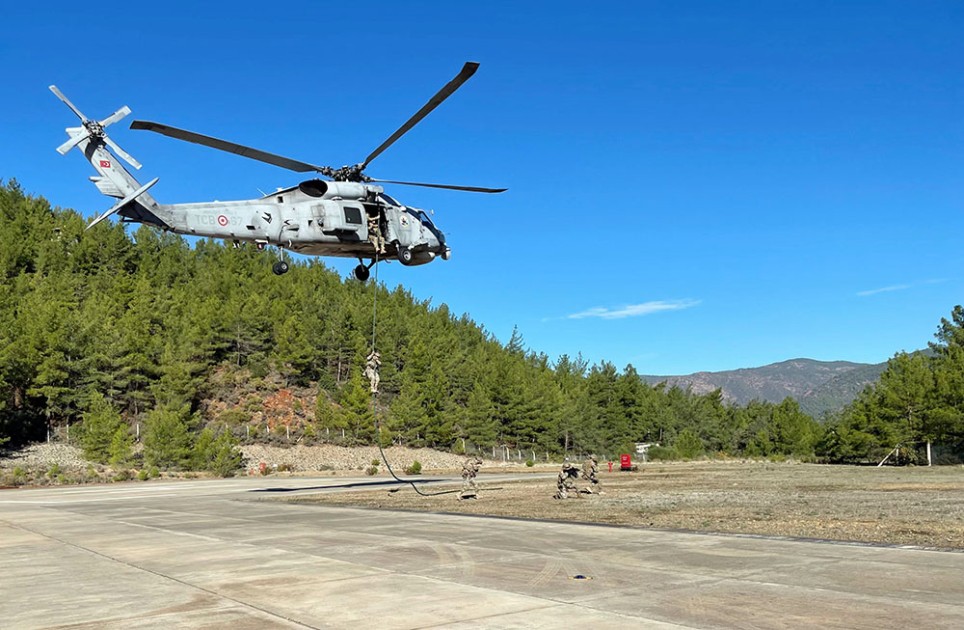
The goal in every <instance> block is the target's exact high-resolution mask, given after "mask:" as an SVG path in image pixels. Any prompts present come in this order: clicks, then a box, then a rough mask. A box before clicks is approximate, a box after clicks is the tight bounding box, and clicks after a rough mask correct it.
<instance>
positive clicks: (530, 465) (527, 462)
mask: <svg viewBox="0 0 964 630" xmlns="http://www.w3.org/2000/svg"><path fill="white" fill-rule="evenodd" d="M535 465H536V463H535V462H534V461H532V460H531V459H527V460H526V467H528V468H532V467H533V466H535Z"/></svg>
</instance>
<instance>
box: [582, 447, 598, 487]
mask: <svg viewBox="0 0 964 630" xmlns="http://www.w3.org/2000/svg"><path fill="white" fill-rule="evenodd" d="M598 473H599V461H598V460H596V456H595V455H590V456H589V459H587V460H586V461H585V462H583V465H582V478H583V479H584V480H586V481H588V482H589V486H587V487H586V489H585V490H583V492H585V493H586V494H599V493H601V492H602V484H601V483H600V482H599V474H598Z"/></svg>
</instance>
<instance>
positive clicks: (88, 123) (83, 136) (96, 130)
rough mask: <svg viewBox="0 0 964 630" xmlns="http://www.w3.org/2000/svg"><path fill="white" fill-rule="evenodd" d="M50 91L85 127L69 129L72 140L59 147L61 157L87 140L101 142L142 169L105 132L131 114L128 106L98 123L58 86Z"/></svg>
mask: <svg viewBox="0 0 964 630" xmlns="http://www.w3.org/2000/svg"><path fill="white" fill-rule="evenodd" d="M50 91H51V92H53V93H54V95H55V96H56V97H57V98H59V99H60V100H61V101H63V102H64V104H65V105H66V106H67V107H69V108H70V111H72V112H74V114H76V115H77V118H80V122H81V125H83V126H82V127H70V128H68V129H67V134H68V135H69V136H70V139H69V140H67V142H65V143H63V144H62V145H60V146H59V147H57V152H58V153H60V154H61V155H66V154H67V152H68V151H70V150H71V149H73V148H74V147H75V146H77V145H78V144H80V143H81V142H83V141H85V140H91V141H96V140H100V141H101V142H103V143H104V144H106V145H107V146H108V147H110V148H111V150H112V151H113V152H114V154H115V155H117V157H119V158H121V159H123V160H124V161H125V162H127V163H128V164H130V165H131V166H133V167H134V168H136V169H139V168H140V167H141V163H140V162H138V161H137V160H135V159H134V158H133V157H132V156H131V155H130V154H129V153H128V152H127V151H125V150H123V149H122V148H120V147H119V146H118V145H117V143H115V142H114V141H113V140H111V139H110V138H109V137H107V134H106V133H105V132H104V128H105V127H108V126H109V125H112V124H114V123H115V122H117V121H118V120H121V119H123V118H124V117H125V116H127V115H128V114H130V113H131V110H130V108H129V107H127V105H125V106H123V107H121V108H120V109H118V110H117V111H116V112H114V113H113V114H111V115H110V116H108V117H107V118H105V119H103V120H101V121H97V120H93V119H91V118H87V117H86V116H84V114H83V112H81V111H80V110H79V109H77V106H76V105H74V104H73V103H71V102H70V100H69V99H68V98H67V97H66V96H64V94H63V92H61V91H60V90H59V89H57V86H56V85H51V86H50Z"/></svg>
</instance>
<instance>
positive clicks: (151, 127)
mask: <svg viewBox="0 0 964 630" xmlns="http://www.w3.org/2000/svg"><path fill="white" fill-rule="evenodd" d="M131 129H146V130H147V131H153V132H155V133H159V134H161V135H164V136H169V137H171V138H177V139H178V140H185V141H187V142H193V143H194V144H201V145H204V146H206V147H211V148H212V149H218V150H220V151H227V152H228V153H235V154H237V155H241V156H244V157H246V158H251V159H252V160H258V161H260V162H266V163H268V164H272V165H274V166H280V167H281V168H286V169H288V170H290V171H295V172H296V173H307V172H308V171H317V172H319V173H322V174H324V173H326V171H327V170H329V169H328V167H325V166H315V165H314V164H309V163H307V162H300V161H298V160H292V159H291V158H286V157H284V156H281V155H275V154H274V153H268V152H267V151H260V150H258V149H252V148H251V147H246V146H244V145H243V144H235V143H234V142H228V141H227V140H219V139H217V138H212V137H211V136H205V135H202V134H199V133H194V132H193V131H186V130H184V129H178V128H177V127H171V126H168V125H162V124H160V123H155V122H149V121H146V120H135V121H134V122H132V123H131Z"/></svg>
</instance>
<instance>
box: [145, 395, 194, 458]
mask: <svg viewBox="0 0 964 630" xmlns="http://www.w3.org/2000/svg"><path fill="white" fill-rule="evenodd" d="M189 415H190V412H189V410H188V409H187V408H185V409H180V410H178V409H171V408H161V409H155V410H154V411H152V412H151V413H149V414H148V415H147V420H146V424H147V431H146V432H145V435H144V461H145V462H146V463H147V464H148V465H149V466H153V467H159V468H181V467H183V466H186V465H187V464H189V463H190V460H191V455H192V452H191V451H192V449H191V434H190V429H189V428H188V417H189Z"/></svg>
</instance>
